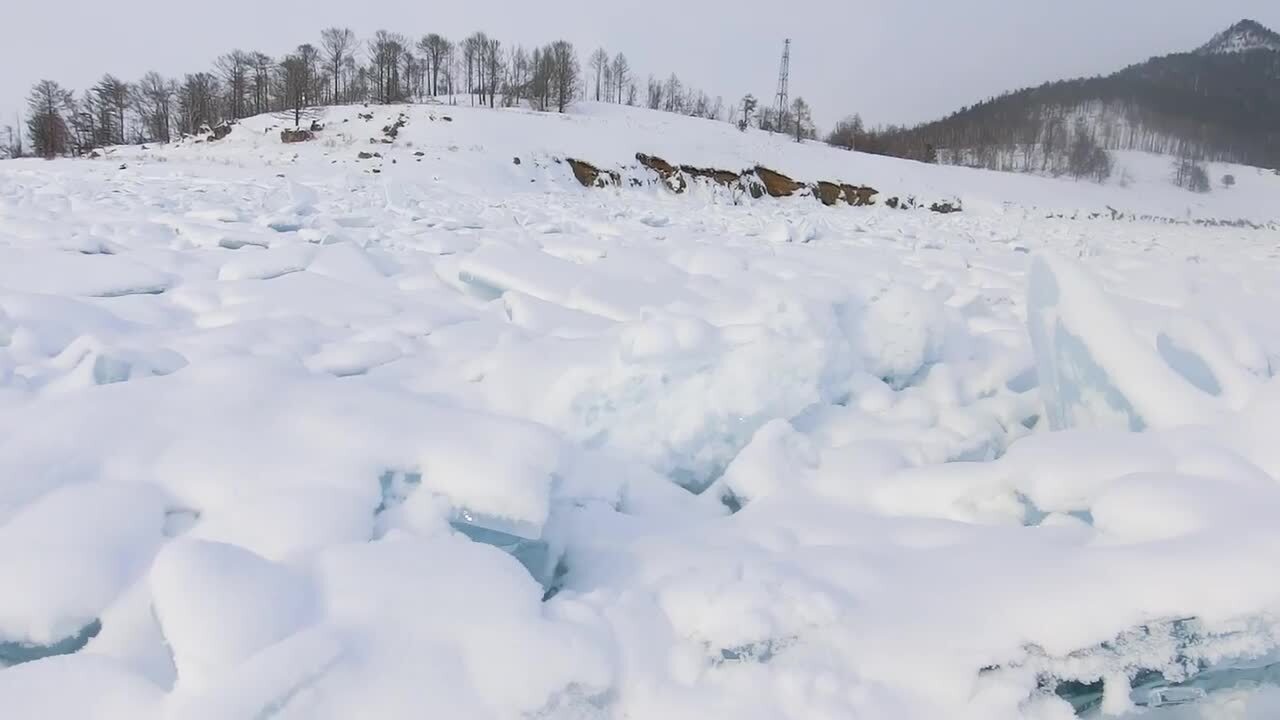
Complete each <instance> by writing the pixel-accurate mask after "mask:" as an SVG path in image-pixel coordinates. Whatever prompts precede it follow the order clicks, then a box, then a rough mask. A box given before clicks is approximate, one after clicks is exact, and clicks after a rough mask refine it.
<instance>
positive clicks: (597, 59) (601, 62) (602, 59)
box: [588, 48, 609, 102]
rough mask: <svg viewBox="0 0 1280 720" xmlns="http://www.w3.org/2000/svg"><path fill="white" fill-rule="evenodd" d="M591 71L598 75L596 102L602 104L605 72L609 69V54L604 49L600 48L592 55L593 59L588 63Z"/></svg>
mask: <svg viewBox="0 0 1280 720" xmlns="http://www.w3.org/2000/svg"><path fill="white" fill-rule="evenodd" d="M588 62H589V63H590V67H591V69H592V70H593V71H594V72H595V74H596V102H600V98H601V91H602V90H603V89H604V86H603V84H602V83H603V82H604V72H605V70H607V69H608V68H609V53H607V52H605V49H604V48H598V49H597V50H596V51H595V52H593V53H591V59H590V60H589V61H588Z"/></svg>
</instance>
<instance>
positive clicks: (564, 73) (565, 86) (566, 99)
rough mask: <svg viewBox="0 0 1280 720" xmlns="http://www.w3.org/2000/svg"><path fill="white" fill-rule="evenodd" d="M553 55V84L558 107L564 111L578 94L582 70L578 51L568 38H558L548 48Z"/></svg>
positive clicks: (548, 51)
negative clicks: (579, 65)
mask: <svg viewBox="0 0 1280 720" xmlns="http://www.w3.org/2000/svg"><path fill="white" fill-rule="evenodd" d="M547 53H548V54H549V55H550V56H551V63H550V65H551V68H550V69H551V77H550V80H551V86H552V88H553V90H554V94H555V101H556V109H557V110H559V111H560V112H564V111H565V110H566V109H568V107H569V104H570V103H571V102H573V99H574V98H575V97H576V96H577V94H578V89H579V84H580V76H581V70H580V69H579V67H578V53H577V52H576V51H575V50H574V49H573V43H571V42H569V41H568V40H557V41H555V42H553V43H551V45H550V46H549V47H548V48H547Z"/></svg>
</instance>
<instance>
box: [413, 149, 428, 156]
mask: <svg viewBox="0 0 1280 720" xmlns="http://www.w3.org/2000/svg"><path fill="white" fill-rule="evenodd" d="M424 155H426V153H424V152H422V151H421V150H419V151H417V152H415V153H414V154H413V156H414V157H422V156H424Z"/></svg>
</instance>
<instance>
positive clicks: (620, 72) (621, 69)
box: [613, 53, 631, 103]
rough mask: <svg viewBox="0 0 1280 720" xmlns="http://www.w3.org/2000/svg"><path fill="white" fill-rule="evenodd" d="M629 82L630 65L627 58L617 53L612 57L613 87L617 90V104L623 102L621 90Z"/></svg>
mask: <svg viewBox="0 0 1280 720" xmlns="http://www.w3.org/2000/svg"><path fill="white" fill-rule="evenodd" d="M630 81H631V63H629V62H627V56H626V55H623V54H622V53H618V54H617V55H614V56H613V87H614V88H616V89H617V91H618V92H617V98H618V100H617V101H618V102H619V103H621V102H623V98H622V94H623V89H624V88H626V86H627V83H628V82H630Z"/></svg>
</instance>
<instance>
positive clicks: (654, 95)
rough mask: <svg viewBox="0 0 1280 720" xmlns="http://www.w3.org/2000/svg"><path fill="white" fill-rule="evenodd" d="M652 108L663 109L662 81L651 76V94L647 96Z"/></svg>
mask: <svg viewBox="0 0 1280 720" xmlns="http://www.w3.org/2000/svg"><path fill="white" fill-rule="evenodd" d="M647 100H648V103H647V104H648V106H649V109H650V110H661V109H662V82H661V81H659V80H656V79H655V78H654V77H653V76H652V75H650V76H649V94H648V97H647Z"/></svg>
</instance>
